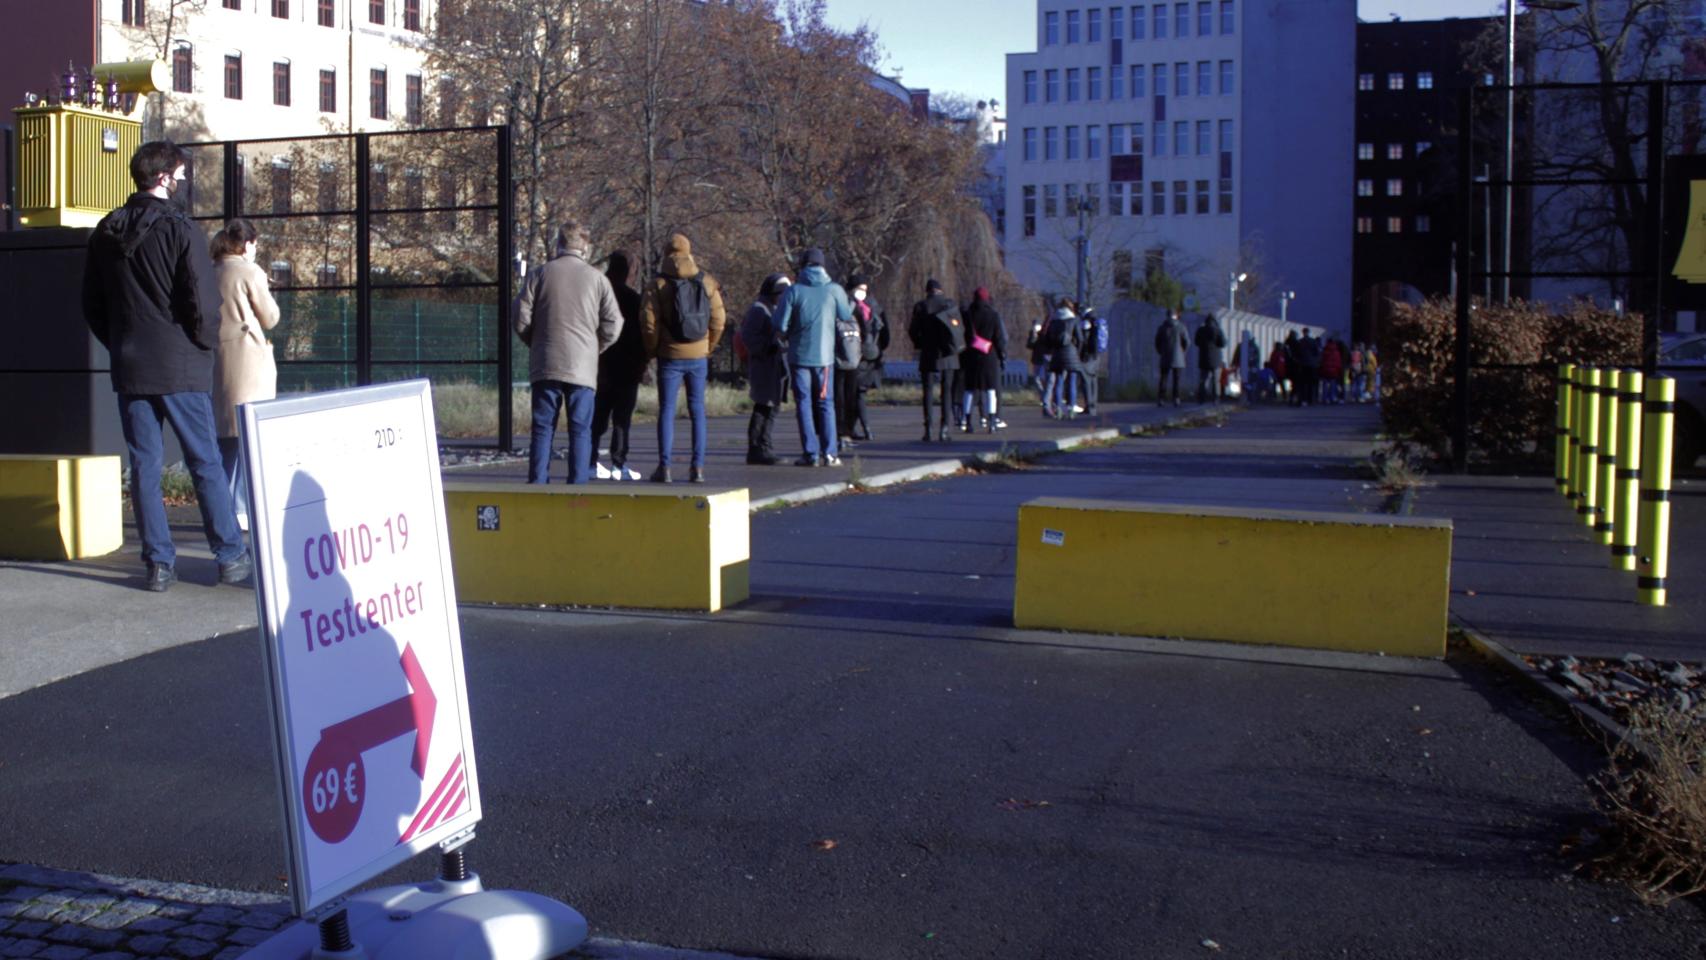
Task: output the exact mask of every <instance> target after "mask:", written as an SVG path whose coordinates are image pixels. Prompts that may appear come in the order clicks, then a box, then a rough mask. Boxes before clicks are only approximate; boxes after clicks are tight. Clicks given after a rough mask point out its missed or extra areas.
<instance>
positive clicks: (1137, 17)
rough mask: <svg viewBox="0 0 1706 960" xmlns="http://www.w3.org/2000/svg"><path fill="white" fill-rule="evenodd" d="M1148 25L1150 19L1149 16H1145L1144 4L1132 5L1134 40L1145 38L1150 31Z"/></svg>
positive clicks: (1132, 33)
mask: <svg viewBox="0 0 1706 960" xmlns="http://www.w3.org/2000/svg"><path fill="white" fill-rule="evenodd" d="M1148 26H1149V20H1148V18H1147V17H1145V16H1144V10H1143V6H1142V5H1141V4H1139V5H1138V6H1135V7H1132V8H1131V38H1132V39H1133V40H1142V39H1144V38H1145V34H1147V33H1148V30H1147V27H1148Z"/></svg>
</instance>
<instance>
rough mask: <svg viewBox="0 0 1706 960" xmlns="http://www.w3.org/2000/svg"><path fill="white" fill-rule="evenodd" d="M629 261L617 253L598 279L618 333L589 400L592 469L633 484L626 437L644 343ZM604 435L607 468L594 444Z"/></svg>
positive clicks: (643, 359)
mask: <svg viewBox="0 0 1706 960" xmlns="http://www.w3.org/2000/svg"><path fill="white" fill-rule="evenodd" d="M633 272H634V267H633V260H632V259H630V258H629V256H628V253H627V251H625V250H618V251H616V252H615V253H612V254H611V255H610V258H609V260H607V261H606V264H605V268H604V275H605V276H606V277H608V278H610V287H611V289H613V290H615V291H616V309H617V310H619V311H621V313H622V332H621V333H620V334H618V335H617V337H616V342H615V343H613V344H611V345H610V349H608V350H606V351H604V352H603V353H601V354H599V355H598V392H597V394H596V395H595V396H594V397H593V402H592V444H591V446H592V467H593V472H594V474H595V475H596V476H597V477H598V479H600V480H605V479H609V480H638V479H640V473H639V471H637V470H633V469H630V468H629V467H628V438H629V434H630V432H631V431H632V427H633V423H634V405H635V403H636V402H638V400H639V396H640V380H641V379H642V378H644V377H645V374H646V365H647V363H648V362H649V360H648V358H647V357H646V344H645V341H644V339H643V331H642V330H641V329H640V293H639V291H638V290H635V289H634V288H633V287H630V286H629V285H628V281H629V280H631V279H632V278H633ZM606 429H608V430H609V431H610V469H609V470H606V469H604V466H603V465H602V464H600V463H599V462H598V443H599V440H600V439H601V438H602V437H603V436H604V431H605V430H606Z"/></svg>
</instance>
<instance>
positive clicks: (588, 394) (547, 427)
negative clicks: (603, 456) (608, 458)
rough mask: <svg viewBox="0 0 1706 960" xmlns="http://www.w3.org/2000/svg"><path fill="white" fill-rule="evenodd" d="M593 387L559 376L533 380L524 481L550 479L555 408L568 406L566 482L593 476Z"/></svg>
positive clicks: (555, 428)
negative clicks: (559, 377)
mask: <svg viewBox="0 0 1706 960" xmlns="http://www.w3.org/2000/svg"><path fill="white" fill-rule="evenodd" d="M592 401H593V389H592V388H591V387H583V386H580V385H578V384H573V383H564V382H563V381H561V380H535V381H533V434H532V438H531V443H530V444H529V446H528V449H527V482H528V483H549V482H551V444H552V442H553V441H555V440H556V439H557V411H558V410H561V409H562V408H563V406H564V405H565V404H566V405H567V406H568V408H569V482H570V483H586V482H587V481H588V480H590V479H591V477H592Z"/></svg>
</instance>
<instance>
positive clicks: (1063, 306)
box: [1043, 297, 1084, 420]
mask: <svg viewBox="0 0 1706 960" xmlns="http://www.w3.org/2000/svg"><path fill="white" fill-rule="evenodd" d="M1077 309H1078V305H1077V304H1075V303H1073V302H1072V300H1071V299H1070V298H1067V297H1061V298H1060V306H1059V307H1057V308H1056V309H1055V311H1054V319H1053V320H1050V321H1049V325H1048V326H1047V327H1045V328H1044V329H1043V338H1044V339H1045V340H1046V341H1047V342H1048V344H1049V347H1050V348H1051V353H1050V355H1049V365H1048V371H1049V373H1048V379H1049V387H1048V390H1047V393H1048V396H1047V398H1046V399H1045V400H1044V402H1043V414H1044V415H1045V416H1050V417H1056V418H1059V419H1062V420H1070V419H1072V418H1073V417H1074V416H1076V415H1077V414H1079V413H1082V412H1083V408H1081V407H1079V406H1078V381H1079V379H1081V378H1082V377H1083V375H1084V358H1083V351H1084V321H1083V318H1081V317H1079V316H1078V312H1077Z"/></svg>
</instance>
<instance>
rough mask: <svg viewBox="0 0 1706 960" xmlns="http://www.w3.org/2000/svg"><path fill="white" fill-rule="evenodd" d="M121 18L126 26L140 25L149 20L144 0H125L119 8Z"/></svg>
mask: <svg viewBox="0 0 1706 960" xmlns="http://www.w3.org/2000/svg"><path fill="white" fill-rule="evenodd" d="M119 20H121V21H122V22H123V23H124V24H125V25H126V26H131V27H140V26H144V25H146V24H147V22H148V15H147V12H146V11H145V10H143V8H142V0H124V3H123V5H122V6H121V7H120V9H119Z"/></svg>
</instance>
